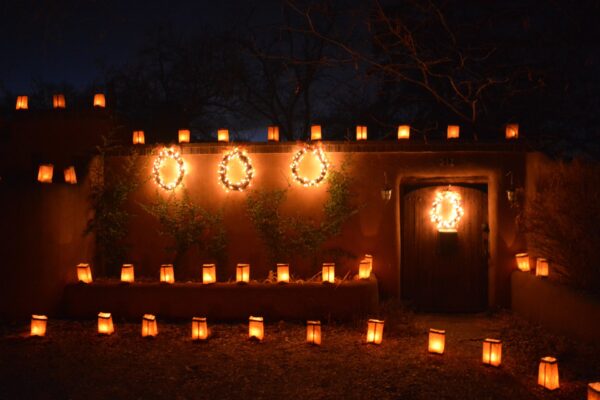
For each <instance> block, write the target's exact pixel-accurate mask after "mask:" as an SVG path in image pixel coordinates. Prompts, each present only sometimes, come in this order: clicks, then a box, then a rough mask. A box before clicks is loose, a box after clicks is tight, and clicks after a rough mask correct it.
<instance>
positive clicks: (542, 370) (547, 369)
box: [538, 357, 559, 390]
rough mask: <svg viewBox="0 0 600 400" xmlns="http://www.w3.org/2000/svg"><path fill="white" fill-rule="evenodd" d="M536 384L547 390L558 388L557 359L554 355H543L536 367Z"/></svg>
mask: <svg viewBox="0 0 600 400" xmlns="http://www.w3.org/2000/svg"><path fill="white" fill-rule="evenodd" d="M538 385H540V386H543V387H545V388H546V389H549V390H554V389H558V387H559V383H558V361H556V358H554V357H543V358H542V359H541V360H540V367H539V369H538Z"/></svg>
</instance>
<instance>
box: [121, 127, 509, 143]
mask: <svg viewBox="0 0 600 400" xmlns="http://www.w3.org/2000/svg"><path fill="white" fill-rule="evenodd" d="M177 135H178V141H179V143H190V140H191V134H190V130H189V129H180V130H179V131H178V133H177ZM397 137H398V140H405V139H410V125H400V126H398V136H397ZM459 137H460V126H458V125H448V128H447V130H446V138H447V139H458V138H459ZM505 137H506V139H518V137H519V124H507V125H506V126H505ZM321 139H322V131H321V125H312V126H311V130H310V140H312V141H318V140H321ZM267 140H268V141H269V142H278V141H279V127H277V126H269V127H268V128H267ZM356 140H357V141H362V140H367V127H366V126H364V125H357V126H356ZM132 141H133V144H145V143H146V138H145V135H144V131H142V130H136V131H133V135H132ZM217 141H219V142H229V130H227V129H218V130H217Z"/></svg>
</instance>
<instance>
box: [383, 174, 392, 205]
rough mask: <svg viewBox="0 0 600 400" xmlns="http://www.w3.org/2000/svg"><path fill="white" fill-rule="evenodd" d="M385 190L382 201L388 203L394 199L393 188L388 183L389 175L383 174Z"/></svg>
mask: <svg viewBox="0 0 600 400" xmlns="http://www.w3.org/2000/svg"><path fill="white" fill-rule="evenodd" d="M383 181H384V183H383V188H382V189H381V199H382V200H383V201H385V202H386V203H387V202H388V201H390V199H391V198H392V187H391V186H390V184H389V183H388V180H387V173H385V172H384V173H383Z"/></svg>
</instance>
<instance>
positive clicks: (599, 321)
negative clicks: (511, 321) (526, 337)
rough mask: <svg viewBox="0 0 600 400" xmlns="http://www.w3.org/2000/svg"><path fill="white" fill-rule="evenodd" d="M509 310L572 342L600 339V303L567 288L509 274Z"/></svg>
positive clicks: (522, 274) (539, 279)
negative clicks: (510, 304)
mask: <svg viewBox="0 0 600 400" xmlns="http://www.w3.org/2000/svg"><path fill="white" fill-rule="evenodd" d="M511 292H512V293H511V295H512V298H511V303H512V310H513V311H514V312H515V313H516V314H518V315H521V316H523V317H525V318H526V319H528V320H530V321H531V322H534V323H537V324H539V325H542V326H544V327H546V328H548V329H549V330H551V331H554V332H556V333H560V334H563V335H566V336H569V337H572V338H575V339H580V340H585V341H590V342H592V341H594V342H595V341H597V340H598V338H600V318H598V316H600V300H598V299H597V298H595V297H593V296H589V295H586V294H583V293H580V292H577V291H575V290H573V289H571V288H569V287H567V286H564V285H560V284H557V283H554V282H550V281H548V280H547V279H543V278H539V277H536V276H535V275H533V274H532V273H527V272H521V271H514V272H513V273H512V275H511Z"/></svg>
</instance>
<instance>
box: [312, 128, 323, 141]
mask: <svg viewBox="0 0 600 400" xmlns="http://www.w3.org/2000/svg"><path fill="white" fill-rule="evenodd" d="M321 137H322V135H321V125H313V126H311V127H310V140H321Z"/></svg>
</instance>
